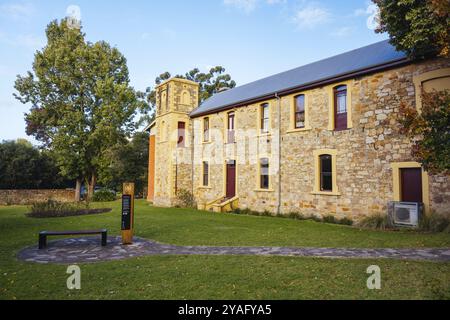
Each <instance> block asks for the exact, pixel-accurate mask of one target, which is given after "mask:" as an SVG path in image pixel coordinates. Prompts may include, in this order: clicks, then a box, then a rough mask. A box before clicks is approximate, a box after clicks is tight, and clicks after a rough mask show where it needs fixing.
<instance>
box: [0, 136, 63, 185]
mask: <svg viewBox="0 0 450 320" xmlns="http://www.w3.org/2000/svg"><path fill="white" fill-rule="evenodd" d="M69 186H70V185H69V183H68V181H66V180H65V179H63V177H61V176H60V174H59V170H58V168H57V166H56V164H55V162H54V160H53V159H52V158H51V157H50V156H49V155H48V153H46V152H45V151H39V150H38V149H37V148H35V147H33V145H32V144H31V143H30V142H28V141H27V140H24V139H18V140H17V141H3V142H2V143H0V189H49V188H51V189H56V188H66V187H69Z"/></svg>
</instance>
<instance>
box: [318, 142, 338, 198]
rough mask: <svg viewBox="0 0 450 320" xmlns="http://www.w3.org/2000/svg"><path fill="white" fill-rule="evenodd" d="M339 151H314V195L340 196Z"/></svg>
mask: <svg viewBox="0 0 450 320" xmlns="http://www.w3.org/2000/svg"><path fill="white" fill-rule="evenodd" d="M336 159H337V150H336V149H321V150H314V177H315V178H314V190H313V192H312V194H316V195H326V196H340V195H341V194H340V193H339V190H338V186H337V169H336V168H337V165H336V164H337V161H336Z"/></svg>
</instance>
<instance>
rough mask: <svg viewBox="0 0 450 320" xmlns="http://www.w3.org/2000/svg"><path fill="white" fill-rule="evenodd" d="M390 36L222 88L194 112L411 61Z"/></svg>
mask: <svg viewBox="0 0 450 320" xmlns="http://www.w3.org/2000/svg"><path fill="white" fill-rule="evenodd" d="M409 61H410V60H409V59H408V58H407V56H406V54H405V53H403V52H399V51H397V50H396V49H395V48H394V47H393V46H392V45H391V44H389V41H388V40H385V41H381V42H378V43H375V44H372V45H369V46H366V47H362V48H359V49H356V50H352V51H349V52H346V53H343V54H340V55H337V56H334V57H331V58H328V59H324V60H321V61H318V62H314V63H311V64H307V65H305V66H302V67H299V68H296V69H292V70H289V71H286V72H282V73H279V74H276V75H273V76H270V77H267V78H264V79H261V80H258V81H255V82H251V83H249V84H246V85H243V86H239V87H236V88H234V89H230V90H227V91H224V92H220V93H217V94H215V95H214V96H212V97H211V98H209V99H207V100H205V101H204V102H203V103H202V104H201V105H200V106H199V107H198V108H196V109H195V110H193V111H192V112H191V117H198V116H202V115H206V114H210V113H214V112H218V111H221V110H226V109H230V108H234V107H239V106H244V105H247V104H251V103H255V102H257V101H262V100H265V99H269V98H272V97H274V96H275V95H276V94H278V95H279V96H281V95H284V94H290V93H293V92H295V91H299V90H302V89H309V88H312V87H317V86H321V85H325V84H327V83H332V82H337V81H341V80H345V79H349V78H351V77H355V76H360V75H363V74H367V73H370V72H375V71H378V70H381V69H387V68H390V67H394V66H398V65H402V64H405V63H407V62H409Z"/></svg>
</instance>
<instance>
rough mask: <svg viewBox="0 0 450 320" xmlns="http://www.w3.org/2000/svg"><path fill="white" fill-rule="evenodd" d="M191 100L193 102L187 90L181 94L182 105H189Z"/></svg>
mask: <svg viewBox="0 0 450 320" xmlns="http://www.w3.org/2000/svg"><path fill="white" fill-rule="evenodd" d="M190 100H191V95H190V94H189V92H188V91H187V90H184V91H183V92H182V93H181V104H184V105H189V104H190Z"/></svg>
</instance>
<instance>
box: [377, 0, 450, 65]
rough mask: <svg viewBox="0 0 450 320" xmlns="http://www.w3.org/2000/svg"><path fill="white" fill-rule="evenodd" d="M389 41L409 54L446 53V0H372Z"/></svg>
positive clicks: (449, 33)
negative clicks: (378, 11) (377, 9)
mask: <svg viewBox="0 0 450 320" xmlns="http://www.w3.org/2000/svg"><path fill="white" fill-rule="evenodd" d="M372 1H373V2H374V3H375V4H377V5H378V7H379V8H380V27H379V28H378V30H377V32H388V33H389V35H390V38H391V43H392V44H393V45H395V46H396V47H397V49H398V50H401V51H405V52H406V53H407V54H408V55H409V56H410V57H412V58H422V57H427V56H435V55H441V56H445V57H449V55H450V50H449V48H450V1H448V0H431V1H423V0H372Z"/></svg>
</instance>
